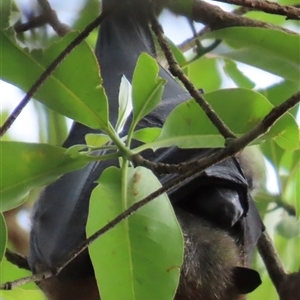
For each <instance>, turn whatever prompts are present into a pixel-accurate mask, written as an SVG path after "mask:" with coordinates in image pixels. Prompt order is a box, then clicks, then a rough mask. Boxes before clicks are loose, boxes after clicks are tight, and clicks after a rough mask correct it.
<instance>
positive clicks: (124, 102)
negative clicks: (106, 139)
mask: <svg viewBox="0 0 300 300" xmlns="http://www.w3.org/2000/svg"><path fill="white" fill-rule="evenodd" d="M131 111H132V88H131V84H130V82H129V81H128V80H127V78H126V77H125V76H122V78H121V84H120V91H119V109H118V120H117V124H116V132H118V133H119V132H121V131H122V129H123V127H124V125H125V123H126V121H127V118H128V116H129V115H130V113H131Z"/></svg>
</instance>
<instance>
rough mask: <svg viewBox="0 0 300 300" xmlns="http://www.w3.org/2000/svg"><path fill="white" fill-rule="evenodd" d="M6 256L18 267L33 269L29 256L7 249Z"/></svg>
mask: <svg viewBox="0 0 300 300" xmlns="http://www.w3.org/2000/svg"><path fill="white" fill-rule="evenodd" d="M5 257H6V259H7V260H8V261H9V262H11V263H12V264H13V265H15V266H17V267H18V268H20V269H24V270H28V271H31V269H30V267H29V264H28V261H27V258H26V257H25V256H23V255H20V254H18V253H15V252H13V251H11V250H9V249H6V251H5Z"/></svg>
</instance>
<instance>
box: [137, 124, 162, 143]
mask: <svg viewBox="0 0 300 300" xmlns="http://www.w3.org/2000/svg"><path fill="white" fill-rule="evenodd" d="M160 133H161V128H158V127H151V128H150V127H149V128H143V129H140V130H137V131H135V132H134V133H133V135H132V138H134V139H136V140H138V141H140V142H143V143H151V142H153V141H154V140H155V139H156V138H157V137H158V136H159V134H160Z"/></svg>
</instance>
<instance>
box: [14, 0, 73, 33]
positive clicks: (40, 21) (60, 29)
mask: <svg viewBox="0 0 300 300" xmlns="http://www.w3.org/2000/svg"><path fill="white" fill-rule="evenodd" d="M38 3H39V5H40V7H41V9H42V14H41V15H39V16H37V17H33V18H32V19H30V20H29V21H28V22H26V23H23V24H17V25H15V26H14V28H15V30H16V32H24V31H27V30H30V29H33V28H37V27H40V26H43V25H46V24H49V25H50V26H51V27H52V28H53V30H54V31H55V32H56V33H57V34H58V35H59V36H64V35H66V34H67V33H68V31H69V30H70V29H69V26H67V25H66V24H63V23H61V22H60V21H59V19H58V17H57V14H56V11H55V10H53V9H52V8H51V6H50V4H49V2H48V1H47V0H38Z"/></svg>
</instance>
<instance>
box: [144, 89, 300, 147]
mask: <svg viewBox="0 0 300 300" xmlns="http://www.w3.org/2000/svg"><path fill="white" fill-rule="evenodd" d="M204 97H205V99H206V100H207V101H208V102H209V103H210V104H211V105H212V107H213V109H214V110H215V112H216V113H217V114H218V115H219V116H220V117H221V119H222V120H223V121H224V122H225V124H226V125H227V126H228V127H229V128H230V129H231V130H232V131H233V132H234V133H235V134H236V135H237V136H241V135H243V134H245V133H247V132H248V131H249V130H251V129H252V128H253V127H254V126H256V125H257V124H258V123H259V122H260V121H261V120H262V119H263V118H264V117H265V116H266V115H267V114H268V113H269V112H270V110H271V109H272V105H271V104H270V102H269V101H268V100H267V99H266V98H265V97H263V96H262V95H261V94H259V93H256V92H253V91H250V90H246V89H225V90H219V91H215V92H212V93H208V94H205V95H204ZM239 116H240V117H239ZM267 138H274V140H275V141H276V142H277V143H278V144H279V145H280V146H281V147H283V148H287V149H295V148H297V147H299V134H298V126H297V123H296V122H295V120H294V118H293V117H292V116H291V115H289V114H286V115H284V116H283V117H282V118H281V119H280V120H279V121H277V122H276V123H275V125H274V127H273V128H272V129H271V130H270V131H269V132H268V133H266V134H265V135H264V136H262V137H260V138H258V139H257V141H256V142H261V141H264V140H265V139H267ZM174 145H177V146H178V147H181V148H207V147H223V146H224V139H223V137H222V136H220V134H219V132H218V130H217V129H216V128H215V126H214V125H213V124H212V123H211V122H210V120H209V119H208V117H207V116H206V115H205V113H204V112H203V111H202V110H201V108H200V106H199V105H198V104H197V103H196V102H195V101H194V100H189V101H186V102H184V103H182V104H180V105H178V106H177V107H176V108H175V109H174V110H173V111H172V112H171V113H170V115H169V116H168V118H167V120H166V122H165V124H164V126H163V128H162V132H161V134H160V135H159V137H158V138H157V139H156V140H155V141H153V142H152V143H150V144H149V145H148V147H149V148H153V149H158V148H160V147H170V146H174Z"/></svg>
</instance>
